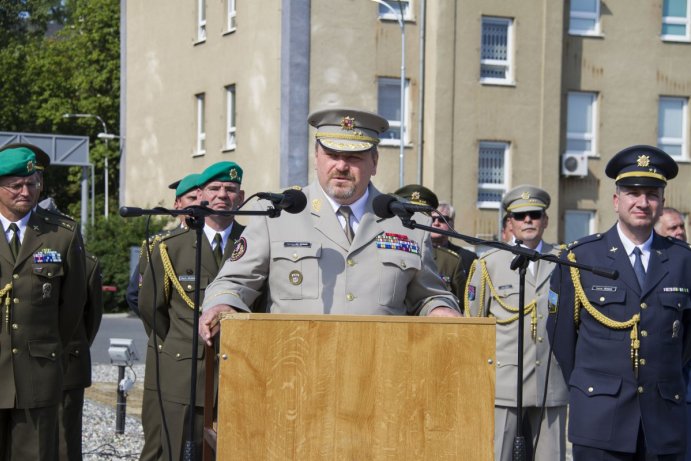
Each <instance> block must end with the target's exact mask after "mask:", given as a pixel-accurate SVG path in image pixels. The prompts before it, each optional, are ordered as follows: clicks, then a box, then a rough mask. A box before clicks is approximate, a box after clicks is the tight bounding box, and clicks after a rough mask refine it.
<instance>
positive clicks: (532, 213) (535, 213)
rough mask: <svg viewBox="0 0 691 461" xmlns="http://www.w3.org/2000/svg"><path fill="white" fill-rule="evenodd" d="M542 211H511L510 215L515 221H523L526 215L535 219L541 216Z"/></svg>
mask: <svg viewBox="0 0 691 461" xmlns="http://www.w3.org/2000/svg"><path fill="white" fill-rule="evenodd" d="M542 214H543V213H542V211H539V210H538V211H524V212H521V213H511V217H512V218H513V219H515V220H516V221H523V220H524V219H525V217H526V216H530V219H533V220H537V219H541V218H542Z"/></svg>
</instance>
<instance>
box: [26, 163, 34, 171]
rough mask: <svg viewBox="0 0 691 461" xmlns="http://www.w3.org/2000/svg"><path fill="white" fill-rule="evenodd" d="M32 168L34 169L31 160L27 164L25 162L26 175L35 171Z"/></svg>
mask: <svg viewBox="0 0 691 461" xmlns="http://www.w3.org/2000/svg"><path fill="white" fill-rule="evenodd" d="M34 167H35V165H34V161H33V160H29V161H28V162H26V171H27V173H30V172H32V171H34V169H35V168H34Z"/></svg>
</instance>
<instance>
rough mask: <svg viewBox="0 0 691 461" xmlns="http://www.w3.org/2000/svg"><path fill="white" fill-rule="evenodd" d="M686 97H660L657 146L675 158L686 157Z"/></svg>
mask: <svg viewBox="0 0 691 461" xmlns="http://www.w3.org/2000/svg"><path fill="white" fill-rule="evenodd" d="M687 107H688V99H687V98H671V97H661V98H660V102H659V107H658V119H657V147H659V148H660V149H662V150H664V151H665V152H667V153H668V154H669V155H671V156H672V157H674V158H675V159H684V160H686V159H688V157H689V156H688V153H687V152H688V131H687V129H686V125H687V122H686V120H687Z"/></svg>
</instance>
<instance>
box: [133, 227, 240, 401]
mask: <svg viewBox="0 0 691 461" xmlns="http://www.w3.org/2000/svg"><path fill="white" fill-rule="evenodd" d="M243 230H244V227H243V226H241V225H240V224H238V223H234V224H233V228H232V230H231V233H230V236H229V238H228V243H227V244H226V248H225V251H224V254H223V260H224V261H225V260H226V259H227V258H228V257H229V256H230V254H231V253H232V251H233V246H234V245H233V242H234V240H235V239H237V238H238V237H239V236H240V234H241V233H242V231H243ZM196 244H197V242H196V232H195V231H194V230H193V229H180V230H178V231H174V232H172V233H171V234H170V235H168V236H165V237H162V238H161V241H160V242H159V243H158V244H157V245H156V246H155V247H154V250H153V253H152V255H151V262H152V264H153V272H152V271H151V268H149V267H147V269H146V271H145V272H144V279H143V282H142V287H141V289H140V291H139V312H140V313H141V316H142V320H143V321H144V323H145V324H147V325H148V326H149V328H151V329H152V331H155V332H156V333H157V335H158V337H159V339H160V342H159V345H160V346H159V347H160V353H159V360H160V363H159V366H160V377H159V378H160V382H161V395H162V398H163V399H164V400H168V401H172V402H177V403H181V404H186V403H188V402H189V398H190V395H189V393H190V385H191V381H190V372H191V368H192V367H191V363H190V360H191V359H192V337H193V335H196V334H197V332H196V331H194V311H193V308H192V306H190V304H192V305H193V303H194V287H195V273H194V265H195V248H196ZM163 248H165V251H166V252H167V254H168V256H169V258H170V262H171V264H172V269H173V271H174V277H175V279H176V281H177V282H179V284H180V287H181V288H182V290H183V292H184V294H185V297H186V298H187V299H185V298H184V297H183V296H182V295H181V294H180V292H179V291H178V290H177V289H176V288H175V287H174V286H173V285H172V284H171V285H170V288H169V290H168V291H167V292H166V291H165V284H164V279H163V277H164V275H165V271H164V268H163V262H162V254H161V252H162V249H163ZM201 257H202V261H201V274H200V277H199V283H200V286H199V288H200V300H201V299H203V297H204V290H205V289H206V287H207V285H208V284H209V283H210V282H211V281H212V280H213V279H214V277H215V276H216V274H217V273H218V269H219V267H218V265H217V264H216V260H215V259H214V255H213V252H212V249H211V244H210V243H209V241H208V239H207V238H206V237H205V236H202V255H201ZM154 276H155V277H156V289H157V291H156V293H155V295H156V304H155V305H154V290H153V287H154ZM188 302H189V304H188ZM154 315H155V316H156V326H155V328H154V325H153V321H154ZM149 342H150V347H153V335H150V341H149ZM149 355H151V356H152V358H153V357H154V354H149ZM147 357H148V356H147ZM196 359H197V383H198V384H197V387H196V390H197V397H196V405H197V406H203V405H204V385H203V383H204V370H205V366H204V360H203V359H204V343H203V342H202V341H199V347H198V349H197V357H196ZM148 362H149V360H147V366H149V365H152V366H155V362H153V360H151V362H153V363H151V364H150V363H148ZM149 376H150V380H152V381H154V382H155V373H147V377H149ZM153 384H154V383H145V385H147V386H146V387H147V388H153V389H155V388H156V387H155V385H153ZM152 385H153V386H152Z"/></svg>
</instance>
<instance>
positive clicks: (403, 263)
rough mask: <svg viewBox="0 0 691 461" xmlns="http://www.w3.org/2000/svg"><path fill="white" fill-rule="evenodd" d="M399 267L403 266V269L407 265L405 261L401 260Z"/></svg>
mask: <svg viewBox="0 0 691 461" xmlns="http://www.w3.org/2000/svg"><path fill="white" fill-rule="evenodd" d="M401 267H402V268H404V269H405V268H406V267H408V266H406V264H405V261H401Z"/></svg>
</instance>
